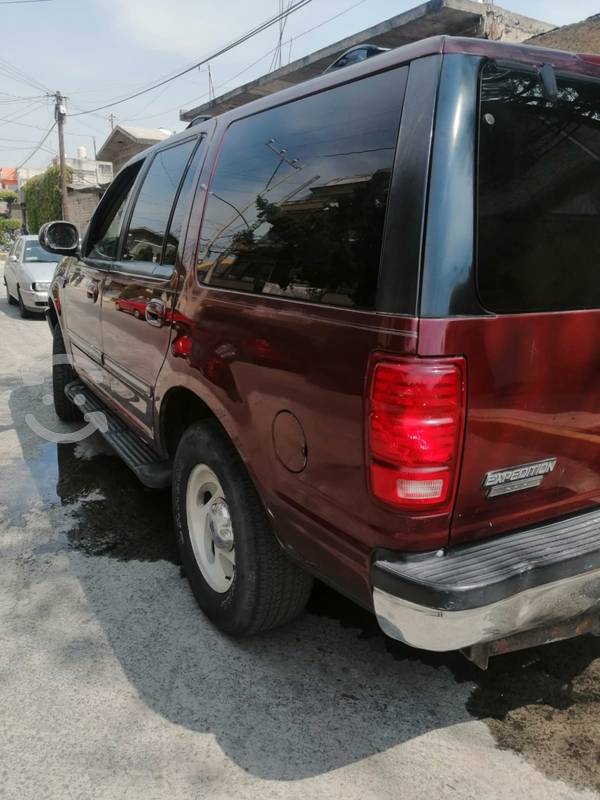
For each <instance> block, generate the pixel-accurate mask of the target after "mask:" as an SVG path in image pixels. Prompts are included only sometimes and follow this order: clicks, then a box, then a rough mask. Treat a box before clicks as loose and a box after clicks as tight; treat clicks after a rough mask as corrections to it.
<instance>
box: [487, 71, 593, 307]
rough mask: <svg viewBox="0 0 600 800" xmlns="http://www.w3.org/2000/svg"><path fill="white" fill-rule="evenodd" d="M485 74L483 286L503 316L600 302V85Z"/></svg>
mask: <svg viewBox="0 0 600 800" xmlns="http://www.w3.org/2000/svg"><path fill="white" fill-rule="evenodd" d="M558 86H559V99H558V102H557V103H556V104H554V105H552V104H550V103H548V102H547V101H546V100H545V99H544V97H543V94H542V90H541V87H540V83H539V79H538V77H537V75H536V74H534V73H531V72H518V71H513V70H509V69H499V68H498V67H497V66H495V65H493V64H491V65H488V66H487V67H486V68H485V69H484V71H483V75H482V95H481V97H482V100H481V122H480V130H481V134H480V157H479V254H478V263H479V267H478V283H479V292H480V295H481V299H482V302H483V304H484V305H485V306H486V307H487V308H489V309H491V310H493V311H498V312H524V311H551V310H555V311H557V310H563V309H575V308H590V307H598V306H600V83H594V82H591V81H585V80H577V79H575V78H568V79H567V78H560V76H559V78H558Z"/></svg>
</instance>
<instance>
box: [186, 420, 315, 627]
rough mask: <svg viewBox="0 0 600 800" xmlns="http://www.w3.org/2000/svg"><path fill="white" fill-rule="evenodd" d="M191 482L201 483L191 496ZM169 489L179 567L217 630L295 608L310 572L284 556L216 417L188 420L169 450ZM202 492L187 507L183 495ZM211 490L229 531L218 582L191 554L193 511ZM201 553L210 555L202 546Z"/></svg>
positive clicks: (285, 615)
mask: <svg viewBox="0 0 600 800" xmlns="http://www.w3.org/2000/svg"><path fill="white" fill-rule="evenodd" d="M210 475H213V476H215V478H216V481H217V486H216V487H215V486H214V485H213V484H211V483H210V481H211V480H212V478H210V477H205V476H210ZM202 481H208V482H207V483H205V484H203V483H202ZM218 484H220V486H219V485H218ZM197 485H200V487H201V488H200V490H199V492H198V494H195V493H194V492H195V487H196V486H197ZM204 486H206V487H210V488H207V489H205V488H204ZM221 488H222V495H221V491H220V490H221ZM172 491H173V514H174V518H175V531H176V535H177V544H178V547H179V553H180V556H181V560H182V562H183V567H184V570H185V572H186V575H187V578H188V580H189V583H190V586H191V588H192V592H193V593H194V596H195V597H196V600H197V601H198V604H199V605H200V608H201V609H202V610H203V611H204V613H205V614H206V615H207V617H209V619H211V620H212V621H213V623H214V624H215V625H216V626H217V627H218V628H219V629H220V630H222V631H223V632H224V633H227V634H230V635H232V636H250V635H252V634H255V633H259V632H261V631H266V630H269V629H271V628H275V627H277V626H279V625H283V624H284V623H286V622H288V621H289V620H291V619H293V618H294V617H296V616H297V615H298V614H300V613H301V612H302V610H303V609H304V607H305V605H306V603H307V601H308V598H309V595H310V592H311V589H312V584H313V580H312V577H311V576H310V575H308V574H307V573H305V572H304V571H303V570H301V569H300V568H299V567H298V566H297V565H296V564H295V563H294V562H293V561H291V560H290V559H289V557H288V556H287V555H286V554H285V553H284V551H283V550H282V548H281V546H280V545H279V543H278V542H277V539H276V538H275V536H274V534H273V531H272V530H271V527H270V524H269V521H268V518H267V515H266V512H265V509H264V507H263V505H262V503H261V500H260V498H259V496H258V493H257V491H256V489H255V488H254V484H253V483H252V480H251V479H250V476H249V474H248V472H247V470H246V468H245V466H244V464H243V462H242V461H241V459H240V457H239V455H238V453H237V451H236V450H235V448H234V447H233V445H232V444H231V442H230V441H229V439H228V438H227V437H226V436H225V434H224V433H223V432H222V430H221V428H220V427H219V425H218V424H217V423H216V422H214V421H212V420H211V421H205V422H199V423H195V424H194V425H192V426H191V427H190V428H188V430H187V431H186V432H185V433H184V435H183V437H182V438H181V441H180V443H179V446H178V448H177V452H176V454H175V460H174V465H173V488H172ZM202 495H204V504H203V505H201V506H197V507H196V511H195V512H194V510H193V508H194V507H193V502H192V499H191V498H195V497H202ZM217 495H219V496H222V497H223V498H224V501H221V502H225V503H226V506H225V507H226V509H227V510H228V512H229V515H230V519H231V528H232V530H233V544H234V548H233V551H232V552H233V557H234V560H235V565H234V566H233V567H232V568H231V573H232V574H231V577H230V578H228V577H227V574H226V572H227V570H226V569H225V570H224V580H220V574H219V573H218V571H216V568H215V567H212V568H208V567H207V564H206V556H205V557H204V561H205V563H204V564H203V563H202V556H200V557H199V556H198V552H199V549H200V551H201V550H202V548H201V547H200V548H199V543H198V535H197V529H198V525H197V524H196V523H194V519H196V517H197V518H198V519H200V518H201V514H202V513H203V511H202V509H206V508H208V507H209V506H210V507H211V508H214V505H213V504H214V502H215V499H218V497H217ZM209 498H210V499H209ZM188 510H189V511H190V516H189V517H188ZM194 514H196V517H194ZM212 519H214V517H213V518H212ZM219 519H221V517H220V518H219ZM189 520H192V528H194V526H195V527H196V535H195V536H194V538H193V532H192V533H190V527H189V525H188V521H189ZM209 523H210V520H209ZM209 527H210V524H209V526H208V527H207V526H206V525H204V530H205V531H208V530H209ZM200 529H202V524H200ZM227 529H228V528H227ZM220 530H221V529H220ZM213 533H214V528H213ZM205 536H206V540H205V542H206V541H208V540H210V539H211V536H210V535H209V534H208V533H207V534H205ZM212 541H213V544H212V545H211V547H212V554H213V558H214V562H215V563H216V562H217V558H218V559H219V561H220V562H221V563H223V564H225V565H229V566H230V567H231V554H229V555H227V554H226V553H225V551H224V549H223V548H222V547H217V546H215V545H214V541H215V540H214V538H213V539H212ZM204 552H205V553H206V554H207V556H208V557H210V549H209V547H208V546H207V547H206V548H205V550H204ZM211 570H212V571H211ZM217 579H219V580H217ZM218 584H220V585H218Z"/></svg>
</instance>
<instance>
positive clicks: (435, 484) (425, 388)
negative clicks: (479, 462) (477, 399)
mask: <svg viewBox="0 0 600 800" xmlns="http://www.w3.org/2000/svg"><path fill="white" fill-rule="evenodd" d="M369 406H370V407H369V418H368V449H369V458H370V473H371V489H372V491H373V493H374V495H375V496H376V497H377V498H378V499H379V500H382V501H383V502H385V503H389V504H391V505H394V506H397V507H400V508H405V509H425V508H427V507H429V506H440V505H444V504H446V503H448V502H449V501H450V499H451V497H452V491H453V487H454V478H455V474H456V471H457V467H458V460H459V454H460V449H461V437H462V428H463V414H464V362H463V360H462V359H452V360H451V361H446V360H443V361H442V360H440V361H437V360H436V361H433V360H428V359H415V360H414V361H402V362H400V361H398V362H395V361H381V362H379V363H378V364H376V365H375V369H374V371H373V377H372V380H371V387H370V396H369Z"/></svg>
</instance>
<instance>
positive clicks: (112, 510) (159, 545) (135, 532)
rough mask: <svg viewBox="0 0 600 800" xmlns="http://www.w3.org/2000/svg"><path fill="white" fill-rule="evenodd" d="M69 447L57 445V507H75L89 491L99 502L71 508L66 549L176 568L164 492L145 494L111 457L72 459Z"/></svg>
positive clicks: (72, 449)
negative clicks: (170, 564)
mask: <svg viewBox="0 0 600 800" xmlns="http://www.w3.org/2000/svg"><path fill="white" fill-rule="evenodd" d="M75 447H76V446H75V445H70V444H69V445H66V444H65V445H57V449H58V450H57V458H58V480H57V484H56V493H57V495H58V498H59V499H60V502H61V503H63V504H65V505H69V504H71V503H76V502H77V501H78V500H79V499H80V498H82V497H85V495H86V494H88V493H90V492H96V493H98V494H99V495H100V496H102V498H103V499H102V500H95V501H92V502H84V503H81V504H79V505H78V506H77V508H76V511H75V513H74V517H75V521H76V524H75V525H74V527H73V528H72V529H71V530H70V531H69V532H68V533H67V537H68V540H69V545H70V546H71V547H76V548H77V549H79V550H83V551H84V552H85V553H87V554H88V555H109V556H112V557H114V558H119V559H135V560H138V561H158V560H167V561H172V562H175V563H178V557H177V550H176V545H175V535H174V531H173V523H172V517H171V497H170V493H169V492H168V491H164V492H156V491H150V490H148V489H145V488H144V487H143V486H142V484H141V483H140V482H139V481H138V480H137V478H136V477H135V476H134V475H133V474H132V473H131V471H130V470H129V469H128V468H127V467H126V466H125V464H124V463H123V462H122V461H121V460H120V459H119V458H118V457H117V456H113V455H105V454H101V455H97V456H95V457H92V458H90V457H87V456H86V457H85V458H78V457H77V455H76V453H75Z"/></svg>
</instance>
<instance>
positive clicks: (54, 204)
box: [24, 165, 71, 233]
mask: <svg viewBox="0 0 600 800" xmlns="http://www.w3.org/2000/svg"><path fill="white" fill-rule="evenodd" d="M70 178H71V174H70V170H67V181H69V180H70ZM24 194H25V211H26V214H27V227H28V229H29V231H30V233H38V231H39V229H40V228H41V227H42V225H44V224H45V223H46V222H50V221H51V220H53V219H61V217H62V199H61V192H60V170H59V168H58V167H57V166H55V165H52V166H51V167H48V169H47V170H46V171H45V172H44V173H42V174H41V175H36V176H35V177H34V178H30V179H29V180H28V181H27V183H26V184H25V189H24Z"/></svg>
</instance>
